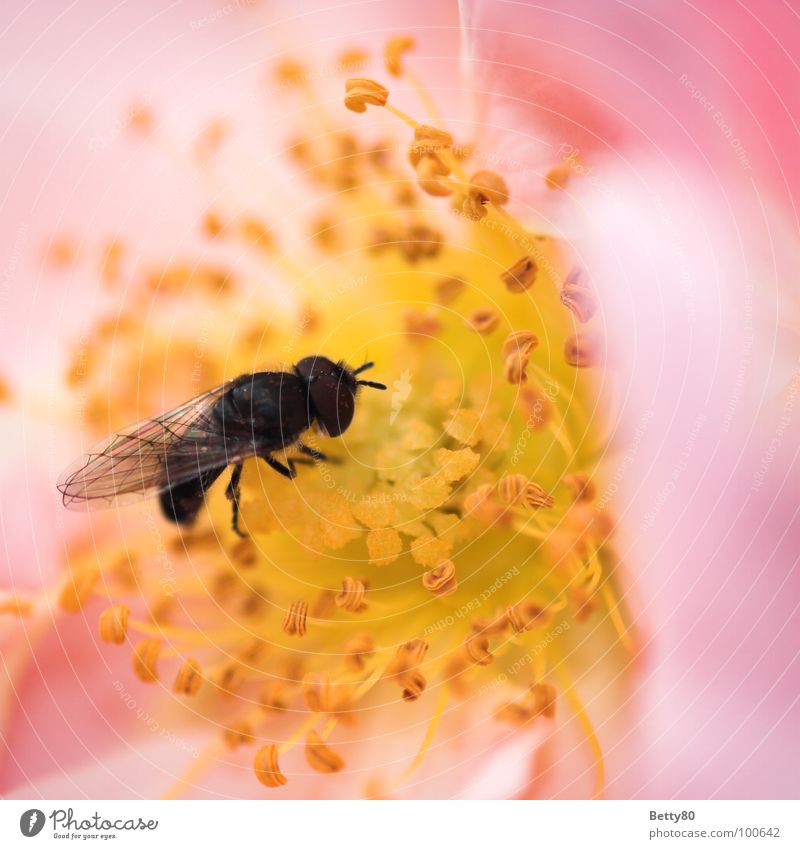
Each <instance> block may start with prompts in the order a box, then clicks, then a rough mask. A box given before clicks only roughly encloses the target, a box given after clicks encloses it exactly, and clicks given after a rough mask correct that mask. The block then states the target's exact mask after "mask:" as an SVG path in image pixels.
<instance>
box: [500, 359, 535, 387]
mask: <svg viewBox="0 0 800 849" xmlns="http://www.w3.org/2000/svg"><path fill="white" fill-rule="evenodd" d="M529 361H530V357H529V356H528V355H527V354H521V353H519V352H517V353H514V354H509V356H507V357H506V359H505V363H504V364H503V375H504V376H505V379H506V381H507V382H508V383H510V384H511V385H512V386H519V385H520V384H522V383H525V382H526V381H527V380H528V363H529Z"/></svg>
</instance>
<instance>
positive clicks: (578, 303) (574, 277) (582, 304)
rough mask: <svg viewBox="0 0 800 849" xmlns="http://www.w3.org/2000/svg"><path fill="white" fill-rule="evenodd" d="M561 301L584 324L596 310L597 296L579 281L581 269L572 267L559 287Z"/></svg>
mask: <svg viewBox="0 0 800 849" xmlns="http://www.w3.org/2000/svg"><path fill="white" fill-rule="evenodd" d="M561 303H562V304H564V306H565V307H566V308H567V309H568V310H569V311H570V312H571V313H572V314H573V315H574V316H575V318H576V319H577V320H578V321H579V322H581V324H585V323H586V322H587V321H589V319H590V318H592V316H593V315H594V314H595V313H596V312H597V298H595V296H594V293H593V292H592V290H591V289H589V287H588V286H584V285H582V283H581V270H580V269H579V268H578V269H574V270H573V271H572V272H571V273H570V275H569V276H568V277H567V279H566V281H565V283H564V285H563V286H562V288H561Z"/></svg>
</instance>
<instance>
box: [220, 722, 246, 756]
mask: <svg viewBox="0 0 800 849" xmlns="http://www.w3.org/2000/svg"><path fill="white" fill-rule="evenodd" d="M222 739H223V740H224V741H225V745H226V746H227V747H228V748H229V749H230V750H231V751H233V750H234V749H238V748H239V746H246V745H247V744H248V743H249V742H250V741H251V740H252V739H253V728H252V726H251V725H250V723H249V722H248V721H247V720H246V719H238V720H236V721H235V722H232V723H231V724H230V725H229V726H228V727H227V728H226V729H225V730H224V731H223V733H222Z"/></svg>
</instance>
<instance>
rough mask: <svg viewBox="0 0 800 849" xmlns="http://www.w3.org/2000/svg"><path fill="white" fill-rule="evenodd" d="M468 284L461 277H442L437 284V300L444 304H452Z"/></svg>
mask: <svg viewBox="0 0 800 849" xmlns="http://www.w3.org/2000/svg"><path fill="white" fill-rule="evenodd" d="M466 285H467V284H466V283H465V282H464V281H463V280H462V279H461V278H460V277H441V278H440V279H439V280H438V281H437V283H436V286H435V292H436V300H437V301H438V302H439V303H440V304H442V305H447V304H451V303H453V301H454V300H455V299H456V298H457V297H458V296H459V295H460V294H461V292H463V291H464V287H465V286H466Z"/></svg>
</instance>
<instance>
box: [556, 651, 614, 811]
mask: <svg viewBox="0 0 800 849" xmlns="http://www.w3.org/2000/svg"><path fill="white" fill-rule="evenodd" d="M556 676H557V677H558V679H559V682H560V683H561V687H562V689H563V690H564V694H565V695H566V697H567V701H569V703H570V705H571V706H572V709H573V710H574V711H575V716H577V718H578V722H579V723H580V724H581V727H582V728H583V733H584V734H585V735H586V740H587V742H588V743H589V748H590V749H591V751H592V755H593V757H594V770H595V772H594V792H593V793H592V797H593V798H595V799H599V798H600V797H601V796H602V795H603V787H604V785H605V764H604V762H603V749H602V747H601V746H600V741H599V740H598V739H597V735H596V734H595V731H594V726H593V725H592V722H591V720H590V719H589V716H588V714H587V713H586V710H585V708H584V707H583V703H582V702H581V700H580V698H578V694H577V693H576V692H575V689H574V688H573V686H572V682H571V681H570V680H569V678H568V677H567V675H566V673H565V672H563V671H562V670H561V668H560V667H559V668H557V669H556Z"/></svg>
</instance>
